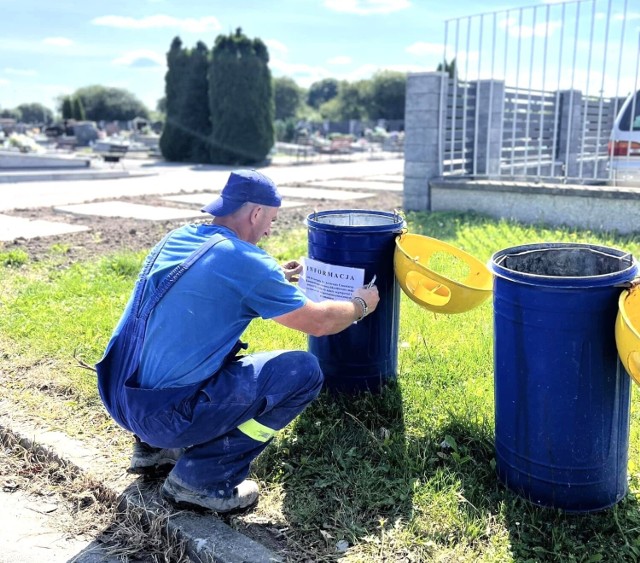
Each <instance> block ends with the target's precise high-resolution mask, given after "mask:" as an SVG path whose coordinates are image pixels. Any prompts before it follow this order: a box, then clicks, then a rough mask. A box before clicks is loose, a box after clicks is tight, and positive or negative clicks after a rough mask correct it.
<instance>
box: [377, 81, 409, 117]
mask: <svg viewBox="0 0 640 563" xmlns="http://www.w3.org/2000/svg"><path fill="white" fill-rule="evenodd" d="M406 90H407V75H406V74H405V73H404V72H395V71H392V70H383V71H380V72H377V73H376V74H374V76H373V78H372V80H371V90H370V92H371V96H370V104H369V108H368V113H369V117H370V118H371V119H404V104H405V97H406Z"/></svg>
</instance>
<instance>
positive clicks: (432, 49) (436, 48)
mask: <svg viewBox="0 0 640 563" xmlns="http://www.w3.org/2000/svg"><path fill="white" fill-rule="evenodd" d="M405 51H406V52H407V53H410V54H411V55H418V56H422V55H438V56H442V53H444V46H443V45H442V43H425V42H424V41H418V42H417V43H413V44H412V45H409V46H408V47H407V48H406V49H405Z"/></svg>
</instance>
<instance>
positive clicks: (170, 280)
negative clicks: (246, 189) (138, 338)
mask: <svg viewBox="0 0 640 563" xmlns="http://www.w3.org/2000/svg"><path fill="white" fill-rule="evenodd" d="M223 240H227V237H225V236H224V235H222V234H220V233H217V234H215V235H213V236H212V237H211V238H210V239H209V240H208V241H207V242H205V243H203V244H202V245H200V247H198V248H197V249H196V250H194V251H193V252H192V253H191V255H190V256H189V257H188V258H187V259H186V260H185V261H184V262H182V263H181V264H178V265H177V266H176V267H175V268H174V269H173V270H171V272H169V274H168V275H167V276H166V277H165V278H164V279H163V280H162V282H160V285H159V286H158V287H157V289H156V290H155V292H154V293H153V295H151V297H150V298H149V299H148V300H147V301H146V303H145V304H144V305H143V306H142V308H141V309H140V311H138V310H137V308H136V309H133V310H134V311H136V318H137V319H140V320H142V321H146V319H147V317H148V316H149V315H150V314H151V311H152V310H153V308H154V307H155V306H156V305H157V304H158V302H159V301H160V300H161V299H162V298H163V297H164V296H165V294H166V293H167V291H169V289H171V287H173V285H174V284H175V283H176V282H177V281H178V280H179V279H180V278H181V277H182V275H183V274H184V273H185V272H186V271H187V270H188V269H189V268H190V267H191V266H192V265H193V263H194V262H196V261H197V260H198V259H200V257H201V256H202V255H203V254H205V253H206V252H207V251H208V250H209V249H211V248H212V247H214V246H215V245H216V244H218V243H219V242H222V241H223ZM164 242H165V241H163V244H164ZM157 256H158V253H155V256H154V257H153V261H155V260H156V258H157ZM150 269H151V266H149V268H146V267H145V270H144V274H145V278H146V275H147V274H148V273H149V270H150ZM145 285H146V282H145ZM136 291H137V290H136ZM141 293H142V292H141Z"/></svg>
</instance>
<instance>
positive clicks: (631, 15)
mask: <svg viewBox="0 0 640 563" xmlns="http://www.w3.org/2000/svg"><path fill="white" fill-rule="evenodd" d="M613 19H614V20H618V21H622V20H627V21H633V20H640V12H628V13H627V15H626V17H625V15H624V14H616V15H615V16H613Z"/></svg>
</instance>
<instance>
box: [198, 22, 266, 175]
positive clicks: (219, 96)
mask: <svg viewBox="0 0 640 563" xmlns="http://www.w3.org/2000/svg"><path fill="white" fill-rule="evenodd" d="M268 63H269V53H268V51H267V47H266V46H265V44H264V43H263V42H262V41H261V40H260V39H258V38H256V39H253V40H250V39H249V38H248V37H247V36H246V35H244V34H243V33H242V30H241V29H240V28H238V29H237V30H236V32H235V34H230V35H228V36H225V35H219V36H218V37H217V38H216V41H215V45H214V47H213V55H212V59H211V65H210V67H209V101H210V108H211V124H212V132H211V160H212V162H214V163H217V164H250V163H256V162H260V161H261V160H263V159H264V158H265V157H266V156H267V154H268V153H269V150H271V147H272V146H273V142H274V129H273V114H274V102H273V84H272V81H271V72H270V70H269V66H268Z"/></svg>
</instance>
